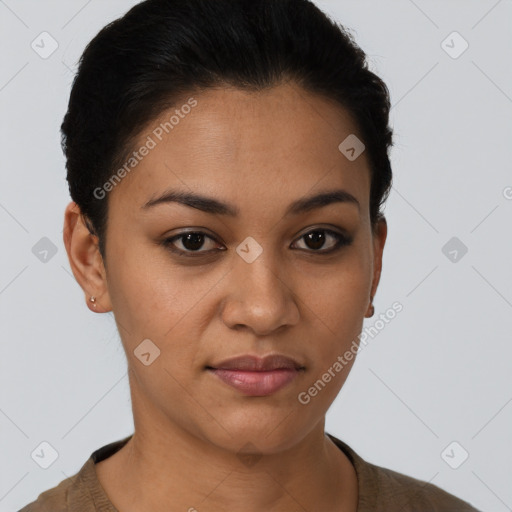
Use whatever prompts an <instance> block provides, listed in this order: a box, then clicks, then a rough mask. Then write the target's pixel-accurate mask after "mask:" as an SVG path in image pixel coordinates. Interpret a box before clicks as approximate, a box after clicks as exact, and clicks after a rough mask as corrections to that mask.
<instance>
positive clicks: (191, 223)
mask: <svg viewBox="0 0 512 512" xmlns="http://www.w3.org/2000/svg"><path fill="white" fill-rule="evenodd" d="M193 97H194V98H195V99H196V100H197V102H198V105H197V106H196V107H195V108H194V109H193V110H192V112H191V113H190V114H189V115H188V116H186V117H185V118H184V119H182V120H181V121H180V123H179V125H177V126H176V127H175V128H174V129H173V130H172V131H171V132H170V133H169V134H168V135H167V136H166V137H165V138H164V139H163V140H162V141H161V142H159V143H158V144H157V145H156V147H155V148H154V149H152V150H151V151H150V152H149V154H148V155H147V156H146V157H144V159H143V160H142V161H141V162H140V163H139V164H138V166H137V167H136V168H135V169H134V170H133V171H132V172H131V173H130V174H128V175H127V176H126V177H125V178H124V179H123V181H122V182H121V183H120V184H119V185H117V186H116V187H115V188H114V190H112V191H111V192H109V197H108V201H109V219H108V225H107V235H106V240H107V246H106V247H107V248H106V258H105V261H103V259H102V258H101V255H100V253H99V251H98V246H97V238H96V237H94V236H92V235H91V234H90V233H89V232H88V230H87V228H86V227H85V224H84V223H83V219H82V217H81V215H80V210H79V209H78V207H77V205H76V204H75V203H73V202H71V203H70V204H69V205H68V207H67V208H66V212H65V225H64V242H65V246H66V250H67V252H68V257H69V261H70V265H71V268H72V270H73V273H74V275H75V277H76V279H77V281H78V283H79V284H80V286H81V287H82V289H83V290H84V292H85V296H86V301H87V305H88V306H89V308H90V309H91V310H92V311H96V312H98V313H104V312H108V311H113V313H114V316H115V319H116V322H117V325H118V328H119V332H120V336H121V339H122V343H123V346H124V349H125V352H126V355H127V361H128V368H129V377H130V391H131V397H132V407H133V414H134V424H135V434H134V436H133V438H132V439H131V440H130V441H129V442H128V444H127V445H126V446H125V447H124V448H123V449H121V450H120V451H119V452H117V453H116V454H115V455H113V456H111V457H110V458H108V459H106V460H104V461H102V462H100V463H98V464H97V465H96V468H97V474H98V478H99V480H100V483H101V485H102V486H103V487H104V489H105V491H106V493H107V494H108V496H109V498H110V499H111V501H112V502H113V504H114V505H115V506H116V508H118V510H120V511H122V512H131V511H140V510H152V511H164V510H165V511H166V512H169V511H178V510H179V511H187V510H188V511H190V512H193V511H194V509H195V510H197V511H198V512H208V511H212V512H213V511H216V512H218V511H224V510H226V511H232V510H244V511H246V512H256V511H257V512H261V511H262V510H265V511H270V512H273V511H283V510H286V511H290V512H292V511H304V510H306V511H311V512H313V511H315V510H324V511H343V512H348V511H355V510H356V508H357V499H358V490H357V477H356V473H355V470H354V468H353V466H352V464H351V463H350V461H349V460H348V458H347V457H346V455H345V454H344V453H343V452H342V451H341V450H340V449H339V448H337V447H336V446H335V445H334V444H333V443H332V441H331V440H330V439H329V438H328V437H327V436H326V435H325V432H324V424H325V414H326V412H327V410H328V408H329V407H330V405H331V403H332V402H333V400H334V399H335V398H336V395H337V394H338V392H339V391H340V389H341V387H342V385H343V383H344V382H345V380H346V378H347V376H348V373H349V371H350V369H351V367H352V365H353V363H354V360H352V361H351V362H350V363H349V364H347V365H346V366H345V367H344V369H343V370H342V371H341V372H339V373H337V374H336V377H335V378H333V379H332V380H331V382H329V383H328V384H326V386H325V388H324V389H322V391H320V392H319V393H318V394H317V396H315V397H313V398H312V399H311V401H310V402H309V403H308V404H307V405H303V404H301V403H300V402H299V401H298V399H297V396H298V394H299V393H300V392H302V391H307V390H308V388H309V387H311V385H312V384H313V383H314V382H315V381H317V380H318V379H319V378H320V377H321V375H322V374H323V373H324V372H325V371H327V369H328V368H329V367H331V366H332V365H333V363H334V362H335V361H336V359H337V357H338V356H339V355H342V354H343V353H344V352H345V351H346V350H347V349H349V348H350V346H351V344H352V341H353V340H357V335H358V334H360V332H361V330H362V326H363V318H364V317H365V316H367V315H368V311H369V307H370V296H375V294H376V290H377V286H378V283H379V279H380V273H381V268H382V253H383V249H384V244H385V241H386V235H387V227H386V222H385V220H384V219H383V220H382V221H381V222H380V223H379V225H378V231H377V233H376V234H373V233H372V230H371V225H370V217H369V197H370V171H369V162H368V160H367V157H366V153H364V152H363V154H362V155H361V156H360V157H358V158H357V159H356V160H355V161H349V160H348V159H347V158H346V157H345V156H344V155H343V154H342V153H341V152H340V151H339V149H338V146H339V144H340V143H341V142H342V141H343V140H344V139H345V138H346V137H347V136H348V135H350V134H356V135H358V131H357V129H356V126H355V124H354V123H353V120H352V119H351V117H350V116H349V114H348V113H347V112H346V111H345V110H343V109H342V108H341V107H340V106H339V105H338V104H335V103H333V102H331V101H329V100H327V99H325V98H323V97H319V96H315V95H311V94H309V93H307V92H306V91H304V90H302V89H301V88H299V86H298V85H296V84H293V83H283V84H281V85H279V86H277V87H274V88H272V89H269V90H267V91H264V92H258V93H249V92H243V91H240V90H237V89H231V88H225V89H216V90H208V91H206V92H205V91H203V92H201V93H200V94H196V95H193ZM187 98H188V97H187ZM185 102H186V100H184V101H183V104H184V103H185ZM180 105H181V103H180ZM178 107H179V105H178ZM171 110H172V112H173V111H174V109H171ZM172 112H171V111H169V112H165V113H163V114H162V116H161V119H158V120H154V121H153V122H152V123H150V125H148V127H147V128H146V129H144V130H143V131H142V132H141V134H140V138H139V141H140V142H141V144H142V143H143V142H144V141H145V140H146V137H147V136H148V135H150V134H151V132H152V130H153V129H154V128H155V127H156V126H158V124H159V123H160V121H161V120H166V119H169V117H170V115H171V114H172ZM359 138H362V137H359ZM141 144H137V145H136V147H137V148H138V147H139V146H140V145H141ZM170 188H172V189H180V190H184V191H186V192H189V191H194V192H197V193H201V194H204V195H207V196H212V197H215V198H216V199H219V200H222V201H225V202H227V203H230V204H232V205H233V206H236V207H238V208H239V209H240V213H239V216H238V217H236V218H230V217H228V216H223V215H214V214H209V213H205V212H203V211H200V210H199V209H195V208H191V207H189V206H185V205H180V204H178V203H165V204H160V205H157V206H154V207H152V208H148V209H142V206H143V205H144V204H145V203H146V202H147V201H148V200H150V199H152V198H155V197H157V196H158V195H160V194H162V193H163V192H164V191H166V190H167V189H170ZM339 188H342V189H344V190H346V191H348V192H349V193H351V194H352V195H353V196H355V197H356V199H357V200H358V202H359V204H360V208H358V207H357V206H356V205H354V204H350V203H340V202H338V203H333V204H330V205H328V206H324V207H321V208H317V209H314V210H310V211H308V212H305V213H302V214H300V215H289V216H285V210H286V208H287V206H288V205H289V204H290V203H292V202H293V201H295V200H297V199H300V198H303V197H304V196H309V195H312V194H315V193H318V192H320V191H325V190H332V189H339ZM192 228H193V229H192ZM322 228H323V229H332V230H333V231H334V232H341V233H348V234H349V235H350V236H351V237H353V241H352V243H351V244H350V245H347V246H342V247H341V248H340V249H339V250H338V251H336V252H334V253H332V254H330V255H323V254H321V252H322V251H327V250H329V249H331V248H333V247H335V245H336V239H335V238H333V237H331V236H330V235H329V233H328V232H322V233H324V234H325V235H326V238H325V242H324V244H323V245H322V244H321V243H319V244H318V245H317V246H315V245H314V244H313V243H311V242H310V243H309V244H308V242H307V239H306V237H304V235H305V234H307V233H310V232H312V231H315V230H319V229H322ZM185 230H187V231H192V230H196V231H202V232H203V233H206V234H207V235H208V236H211V237H212V238H208V237H205V238H204V243H203V245H202V247H200V248H199V251H203V253H205V252H210V251H211V252H210V254H209V255H202V254H201V255H199V256H191V257H179V256H177V255H174V254H173V253H172V252H170V250H169V249H168V248H166V247H165V246H163V245H159V242H161V241H162V240H164V239H165V238H170V237H171V236H175V235H176V234H179V233H182V232H183V231H185ZM248 236H251V237H253V238H254V239H255V240H256V241H257V242H258V244H259V245H260V246H261V247H262V249H263V252H262V253H261V254H260V256H259V257H258V258H257V259H256V260H255V261H253V262H252V263H247V262H246V261H245V260H244V259H242V258H241V257H240V256H239V254H238V253H237V252H236V250H235V249H236V248H237V246H238V245H239V244H241V242H243V241H244V240H245V239H246V237H248ZM199 245H200V244H199ZM174 247H175V248H176V249H177V250H180V249H181V250H182V251H187V249H188V253H189V254H190V253H193V246H192V245H190V244H189V245H187V244H186V241H185V240H184V239H183V238H182V239H177V240H175V242H174ZM191 247H192V249H190V248H191ZM222 248H224V249H225V250H224V251H217V249H222ZM315 251H316V252H315ZM194 254H196V255H197V252H196V253H194ZM91 295H94V296H95V297H96V298H97V302H96V306H93V304H92V303H91V302H89V297H90V296H91ZM147 338H149V339H151V340H152V342H153V343H154V344H155V345H156V346H158V348H159V349H160V356H159V357H158V358H156V359H155V360H154V361H153V362H152V363H151V364H150V365H149V366H145V365H143V364H142V363H141V361H140V360H139V359H138V358H137V357H135V355H134V350H135V349H136V347H137V346H138V345H139V344H140V343H141V341H142V340H144V339H147ZM247 353H250V354H253V355H259V356H264V355H267V354H269V353H280V354H284V355H287V356H290V357H293V358H295V359H297V360H298V361H299V362H301V363H302V364H303V365H304V366H305V370H304V371H303V372H301V373H299V375H298V376H297V377H296V378H295V379H294V380H293V381H292V382H291V383H290V384H288V385H287V386H286V387H284V388H282V389H281V390H279V391H278V392H276V393H275V394H273V395H270V396H266V397H258V396H256V397H250V396H245V395H243V394H241V393H240V392H239V391H237V390H235V389H234V388H232V387H230V386H228V385H226V384H225V383H224V382H222V381H221V380H220V379H218V378H216V376H215V375H212V374H210V373H209V372H207V371H206V370H205V366H206V365H208V364H212V363H213V362H219V361H221V360H224V359H227V358H230V357H233V356H238V355H242V354H247ZM247 443H251V447H252V448H251V449H249V448H247V447H246V448H244V449H243V450H242V451H249V452H250V453H253V454H256V455H257V457H256V458H254V464H252V465H248V464H244V463H243V462H242V461H241V459H240V458H239V457H238V456H237V452H239V450H241V449H242V447H244V446H245V445H246V444H247ZM192 476H193V477H192Z"/></svg>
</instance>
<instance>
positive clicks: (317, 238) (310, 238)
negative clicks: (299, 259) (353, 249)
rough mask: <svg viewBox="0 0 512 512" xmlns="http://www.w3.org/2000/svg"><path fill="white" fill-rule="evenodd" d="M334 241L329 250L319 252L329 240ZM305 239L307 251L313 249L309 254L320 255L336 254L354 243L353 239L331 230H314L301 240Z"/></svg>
mask: <svg viewBox="0 0 512 512" xmlns="http://www.w3.org/2000/svg"><path fill="white" fill-rule="evenodd" d="M329 238H330V239H331V240H334V243H331V247H330V248H328V249H327V250H322V251H319V250H318V249H321V248H322V247H323V246H324V245H325V243H326V241H327V240H328V239H329ZM302 239H304V241H305V243H306V249H308V248H309V249H313V250H312V251H308V252H317V253H320V254H327V253H332V252H336V251H337V250H339V249H341V248H342V247H343V246H346V245H350V244H351V243H352V241H353V240H352V238H351V237H347V236H345V235H342V234H341V233H338V232H336V231H332V230H331V229H321V228H318V229H314V230H313V231H309V232H308V233H306V234H304V235H302V236H301V237H300V238H299V240H302Z"/></svg>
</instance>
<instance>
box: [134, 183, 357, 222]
mask: <svg viewBox="0 0 512 512" xmlns="http://www.w3.org/2000/svg"><path fill="white" fill-rule="evenodd" d="M166 203H178V204H183V205H185V206H189V207H191V208H196V209H197V210H201V211H203V212H206V213H210V214H213V215H227V216H230V217H237V216H238V215H239V213H240V210H239V208H238V207H236V206H234V205H230V204H228V203H225V202H223V201H220V200H219V199H215V198H213V197H207V196H203V195H200V194H197V193H195V192H185V191H181V190H168V191H166V192H164V193H163V194H162V195H161V196H159V197H156V198H154V199H150V200H149V201H148V202H147V203H146V204H144V205H143V206H142V209H148V208H151V207H153V206H156V205H159V204H166ZM333 203H346V204H352V205H355V206H356V207H357V208H358V210H359V211H360V210H361V205H360V204H359V201H358V200H357V199H356V198H355V197H354V196H353V195H352V194H351V193H350V192H347V191H346V190H343V189H335V190H328V191H324V192H320V193H318V194H315V195H313V196H309V197H306V198H302V199H298V200H297V201H294V202H293V203H292V204H291V205H290V206H289V207H288V208H287V210H286V213H285V216H288V215H299V214H301V213H305V212H308V211H311V210H314V209H317V208H322V207H324V206H328V205H330V204H333Z"/></svg>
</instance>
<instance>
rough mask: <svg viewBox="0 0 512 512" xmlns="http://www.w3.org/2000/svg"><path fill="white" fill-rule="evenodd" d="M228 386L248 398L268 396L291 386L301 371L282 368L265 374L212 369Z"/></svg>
mask: <svg viewBox="0 0 512 512" xmlns="http://www.w3.org/2000/svg"><path fill="white" fill-rule="evenodd" d="M210 371H211V372H212V373H214V374H215V375H217V377H219V378H220V379H221V380H223V381H224V382H225V383H226V384H229V385H230V386H232V387H234V388H235V389H237V390H238V391H241V392H242V393H243V394H245V395H248V396H267V395H271V394H272V393H275V392H276V391H278V390H280V389H281V388H283V387H284V386H286V385H287V384H289V383H290V382H291V381H292V380H293V379H294V378H295V377H296V376H297V374H298V373H299V370H294V369H289V368H281V369H278V370H271V371H265V372H256V371H252V372H251V371H245V370H223V369H214V368H213V369H211V370H210Z"/></svg>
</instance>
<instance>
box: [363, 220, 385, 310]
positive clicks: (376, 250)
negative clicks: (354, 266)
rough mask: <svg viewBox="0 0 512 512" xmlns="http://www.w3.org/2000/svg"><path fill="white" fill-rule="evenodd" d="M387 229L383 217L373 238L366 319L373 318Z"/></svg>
mask: <svg viewBox="0 0 512 512" xmlns="http://www.w3.org/2000/svg"><path fill="white" fill-rule="evenodd" d="M387 233H388V228H387V221H386V219H385V218H384V217H382V218H381V219H380V220H379V224H378V229H377V233H376V234H375V235H374V237H373V255H374V261H373V281H372V288H371V293H370V305H369V306H368V311H367V315H368V316H366V315H365V316H366V318H369V317H371V316H373V314H374V312H375V308H374V306H373V304H372V302H373V298H374V297H375V295H376V294H377V287H378V286H379V281H380V276H381V273H382V257H383V253H384V245H385V244H386V238H387Z"/></svg>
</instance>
